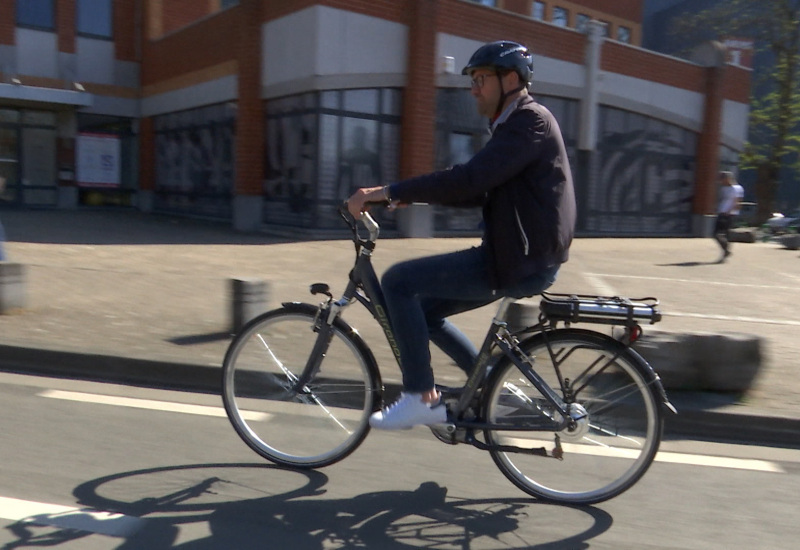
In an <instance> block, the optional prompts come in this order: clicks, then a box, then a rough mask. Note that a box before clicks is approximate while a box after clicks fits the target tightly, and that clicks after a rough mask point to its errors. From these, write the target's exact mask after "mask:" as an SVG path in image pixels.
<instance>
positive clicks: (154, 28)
mask: <svg viewBox="0 0 800 550" xmlns="http://www.w3.org/2000/svg"><path fill="white" fill-rule="evenodd" d="M144 2H145V16H144V21H145V33H144V35H145V36H144V39H145V40H155V39H156V38H159V37H160V36H161V35H162V34H164V9H163V5H162V3H163V0H144Z"/></svg>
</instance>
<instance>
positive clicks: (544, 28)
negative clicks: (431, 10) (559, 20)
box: [438, 0, 586, 64]
mask: <svg viewBox="0 0 800 550" xmlns="http://www.w3.org/2000/svg"><path fill="white" fill-rule="evenodd" d="M439 5H440V9H439V18H438V21H439V29H438V30H439V31H440V32H444V33H447V34H453V35H457V36H463V37H465V38H470V39H473V40H479V41H481V42H489V41H492V40H500V39H508V40H515V41H517V42H521V43H523V44H525V45H526V46H528V47H529V48H531V49H532V50H533V52H534V55H542V56H546V57H552V58H555V59H561V60H563V61H571V62H573V63H581V64H582V63H583V54H584V49H585V47H584V43H585V42H586V37H585V36H584V35H582V34H579V33H576V32H574V31H570V30H566V29H561V28H558V27H554V26H552V25H546V24H544V23H539V22H538V21H533V20H532V19H530V18H529V17H523V16H521V15H517V14H513V13H508V12H504V11H501V10H493V9H486V8H485V7H483V6H480V5H478V4H471V3H467V2H463V1H461V0H439ZM534 63H535V59H534Z"/></svg>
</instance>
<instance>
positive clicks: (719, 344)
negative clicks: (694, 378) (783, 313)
mask: <svg viewBox="0 0 800 550" xmlns="http://www.w3.org/2000/svg"><path fill="white" fill-rule="evenodd" d="M691 341H692V344H691V347H692V348H693V349H694V353H695V365H696V368H697V370H698V372H699V373H700V379H701V381H702V384H701V386H702V389H706V390H711V391H721V392H745V391H747V390H749V389H750V388H751V387H752V386H753V382H754V381H755V378H756V376H757V375H758V371H759V369H760V367H761V339H760V338H759V337H757V336H753V335H750V334H738V333H724V334H702V333H698V334H694V335H692V337H691Z"/></svg>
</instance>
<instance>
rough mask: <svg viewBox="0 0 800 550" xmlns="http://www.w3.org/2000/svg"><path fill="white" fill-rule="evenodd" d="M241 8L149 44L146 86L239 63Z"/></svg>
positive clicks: (145, 62)
mask: <svg viewBox="0 0 800 550" xmlns="http://www.w3.org/2000/svg"><path fill="white" fill-rule="evenodd" d="M250 1H252V0H250ZM240 8H241V6H238V7H235V8H231V9H229V10H226V11H224V12H221V13H219V14H218V15H217V16H216V17H212V18H209V19H206V20H204V21H201V22H199V23H197V24H196V25H192V26H191V27H187V28H186V29H183V30H182V31H180V32H177V33H175V34H171V35H169V36H165V37H164V38H161V39H159V40H155V41H150V40H148V41H146V43H145V45H144V63H143V64H142V85H143V86H147V85H151V84H155V83H158V82H160V81H163V80H166V79H169V78H173V77H175V76H179V75H181V74H185V73H189V72H192V71H197V70H201V69H205V68H207V67H213V66H214V65H218V64H219V63H223V62H226V61H231V60H234V59H236V56H237V50H236V47H237V44H238V38H239V11H240ZM259 49H260V44H259Z"/></svg>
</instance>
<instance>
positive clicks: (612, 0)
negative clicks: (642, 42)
mask: <svg viewBox="0 0 800 550" xmlns="http://www.w3.org/2000/svg"><path fill="white" fill-rule="evenodd" d="M569 1H570V2H572V3H573V4H580V5H581V6H586V7H587V8H590V9H592V10H597V11H602V12H605V13H607V14H609V15H613V16H616V17H620V18H622V19H627V20H629V21H636V22H637V23H641V22H642V8H643V6H642V4H644V0H569Z"/></svg>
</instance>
